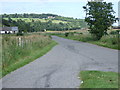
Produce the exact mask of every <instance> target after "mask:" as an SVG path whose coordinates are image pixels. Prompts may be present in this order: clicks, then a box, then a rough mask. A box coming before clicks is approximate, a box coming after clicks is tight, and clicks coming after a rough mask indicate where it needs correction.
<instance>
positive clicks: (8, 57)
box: [2, 35, 52, 72]
mask: <svg viewBox="0 0 120 90" xmlns="http://www.w3.org/2000/svg"><path fill="white" fill-rule="evenodd" d="M51 42H52V40H51V39H50V37H48V36H43V35H26V36H11V35H3V36H2V46H3V47H2V69H3V72H7V71H6V68H8V67H9V66H11V65H15V64H17V63H19V62H22V61H24V59H25V58H29V59H31V56H32V55H33V54H34V53H35V54H36V55H38V54H39V53H38V52H36V51H39V52H40V51H41V50H42V49H43V48H44V47H46V46H48V45H50V43H51ZM40 55H41V54H39V55H38V56H40ZM37 58H38V57H37ZM35 59H36V58H35ZM35 59H32V60H35Z"/></svg>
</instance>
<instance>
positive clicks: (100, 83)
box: [80, 71, 118, 88]
mask: <svg viewBox="0 0 120 90" xmlns="http://www.w3.org/2000/svg"><path fill="white" fill-rule="evenodd" d="M80 79H81V80H82V81H83V83H82V84H81V85H80V88H118V73H115V72H102V71H81V72H80Z"/></svg>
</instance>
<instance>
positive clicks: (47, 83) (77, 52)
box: [2, 36, 118, 88]
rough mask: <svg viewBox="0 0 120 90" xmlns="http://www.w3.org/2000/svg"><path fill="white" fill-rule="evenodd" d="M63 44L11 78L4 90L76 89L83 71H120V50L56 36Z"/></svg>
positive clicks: (8, 77)
mask: <svg viewBox="0 0 120 90" xmlns="http://www.w3.org/2000/svg"><path fill="white" fill-rule="evenodd" d="M52 38H53V40H55V41H56V42H58V43H59V44H58V45H57V46H55V47H54V48H53V49H52V50H51V51H49V52H48V53H47V54H46V55H44V56H42V57H41V58H38V59H37V60H35V61H33V62H31V63H30V64H27V65H25V66H24V67H21V68H19V69H17V70H16V71H14V72H12V73H10V74H8V75H7V76H5V77H3V79H2V88H76V87H79V86H80V82H81V81H80V80H79V79H78V75H79V72H80V71H82V70H100V71H114V72H117V71H118V50H113V49H108V48H104V47H100V46H97V45H93V44H89V43H83V42H79V41H74V40H68V39H64V38H60V37H57V36H52Z"/></svg>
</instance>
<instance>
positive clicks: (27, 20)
mask: <svg viewBox="0 0 120 90" xmlns="http://www.w3.org/2000/svg"><path fill="white" fill-rule="evenodd" d="M4 19H6V20H8V18H4ZM11 19H12V20H15V21H17V20H19V19H21V20H23V21H25V22H32V20H34V21H40V22H48V21H49V20H51V19H39V18H11ZM60 22H62V23H67V22H66V21H61V20H52V23H60Z"/></svg>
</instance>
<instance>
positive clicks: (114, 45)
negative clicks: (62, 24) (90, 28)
mask: <svg viewBox="0 0 120 90" xmlns="http://www.w3.org/2000/svg"><path fill="white" fill-rule="evenodd" d="M56 36H59V37H63V38H66V39H71V40H77V41H82V42H88V43H91V44H96V45H99V46H103V47H107V48H111V49H117V50H120V45H119V44H120V38H118V36H115V35H108V36H103V37H102V38H101V40H98V41H95V40H93V38H92V36H91V35H89V34H85V35H84V34H82V35H76V36H75V35H69V36H67V37H66V36H65V35H64V34H56Z"/></svg>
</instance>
